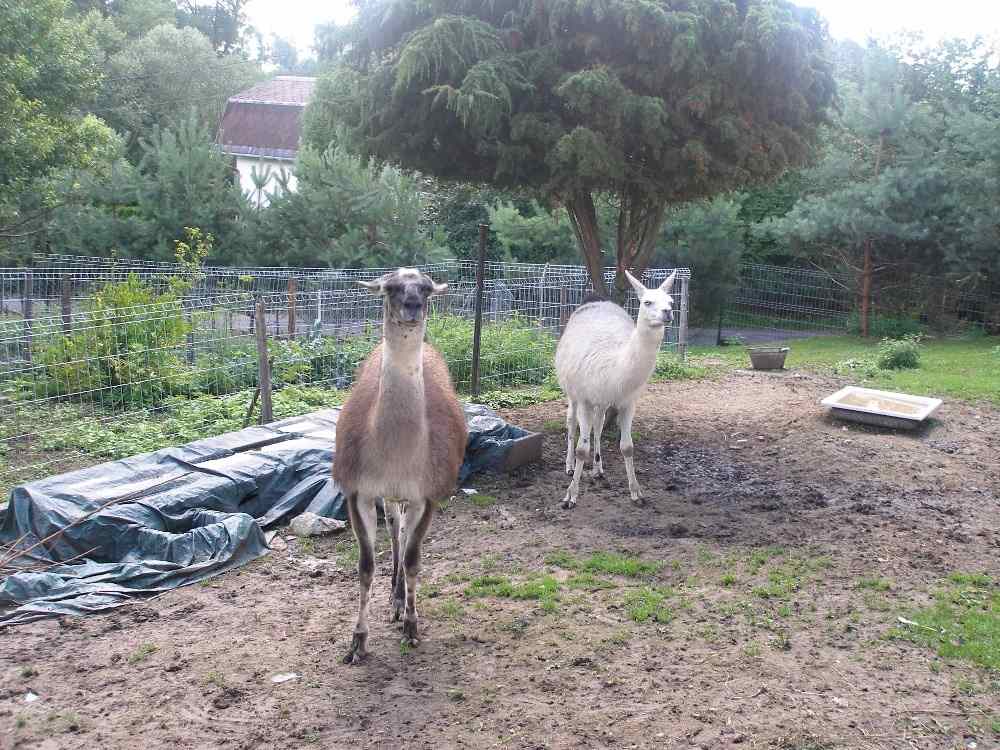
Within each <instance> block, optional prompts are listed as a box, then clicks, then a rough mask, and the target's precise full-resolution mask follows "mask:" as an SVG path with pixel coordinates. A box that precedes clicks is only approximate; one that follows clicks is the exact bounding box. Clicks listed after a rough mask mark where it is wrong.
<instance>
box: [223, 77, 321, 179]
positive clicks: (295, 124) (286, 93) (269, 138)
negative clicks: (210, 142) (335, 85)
mask: <svg viewBox="0 0 1000 750" xmlns="http://www.w3.org/2000/svg"><path fill="white" fill-rule="evenodd" d="M315 84H316V79H315V78H307V77H304V76H277V77H276V78H272V79H271V80H270V81H264V82H263V83H258V84H257V85H256V86H254V87H252V88H250V89H247V90H246V91H243V92H241V93H239V94H236V95H235V96H231V97H229V101H227V102H226V111H225V112H224V113H223V115H222V122H221V123H220V125H219V135H218V138H217V139H216V140H217V141H218V143H219V145H220V146H221V147H222V151H223V153H226V154H233V155H239V156H264V157H269V158H272V159H287V160H291V159H294V158H295V155H296V153H297V152H298V149H299V136H300V135H301V132H302V112H303V111H304V110H305V106H306V104H307V103H308V102H309V98H310V97H311V96H312V91H313V87H314V86H315Z"/></svg>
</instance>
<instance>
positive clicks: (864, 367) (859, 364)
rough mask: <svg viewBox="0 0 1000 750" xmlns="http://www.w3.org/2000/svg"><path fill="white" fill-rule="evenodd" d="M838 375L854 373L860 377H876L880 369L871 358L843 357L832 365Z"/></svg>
mask: <svg viewBox="0 0 1000 750" xmlns="http://www.w3.org/2000/svg"><path fill="white" fill-rule="evenodd" d="M833 371H834V372H835V373H837V374H838V375H856V376H858V377H862V378H875V377H878V376H879V375H880V374H881V373H882V370H881V369H880V368H879V366H878V365H877V364H876V363H875V360H873V359H845V360H841V361H840V362H837V363H836V364H835V365H834V366H833Z"/></svg>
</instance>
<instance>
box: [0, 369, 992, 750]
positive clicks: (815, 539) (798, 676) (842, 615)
mask: <svg viewBox="0 0 1000 750" xmlns="http://www.w3.org/2000/svg"><path fill="white" fill-rule="evenodd" d="M837 385H838V384H837V383H836V382H835V381H833V380H830V379H828V378H821V377H818V376H813V375H804V374H795V373H790V374H784V375H763V374H755V375H751V374H742V373H734V374H731V375H728V376H727V377H725V378H724V379H722V380H717V381H701V382H682V383H661V384H657V385H654V386H652V387H651V388H650V390H649V393H648V394H647V395H646V396H645V397H644V398H643V400H642V402H641V403H640V406H639V412H638V416H637V418H636V423H635V430H636V432H637V433H638V435H637V436H636V463H637V466H638V467H639V472H640V473H639V479H640V482H642V483H643V485H644V490H645V494H646V497H647V499H648V501H649V504H648V505H647V506H645V507H637V506H634V505H633V504H632V503H631V502H630V501H629V500H628V492H627V486H626V483H625V478H624V468H623V465H622V462H621V458H620V455H619V453H618V449H617V437H615V441H614V442H615V444H614V446H613V447H607V442H608V441H609V440H610V435H609V436H608V437H607V438H606V443H605V445H606V447H605V449H604V451H603V452H604V456H605V467H606V470H607V472H608V475H609V479H608V481H596V482H595V481H591V480H590V479H589V478H588V479H587V480H586V481H585V484H584V487H585V490H584V494H583V496H582V497H581V502H580V505H579V507H577V508H576V510H574V511H569V512H567V511H563V510H561V509H559V507H558V504H559V501H560V500H561V499H562V496H563V494H564V491H565V486H566V482H567V480H566V477H565V475H564V474H563V455H564V453H563V451H564V440H565V437H564V433H563V431H562V429H563V428H562V420H563V409H564V404H562V403H560V402H554V403H550V404H545V405H541V406H535V407H531V408H526V409H521V410H516V411H512V412H510V413H508V414H507V415H506V416H508V417H509V418H510V419H511V420H512V421H514V422H515V423H517V424H520V425H523V426H525V427H527V428H529V429H536V430H546V431H547V433H548V437H547V439H546V448H545V456H544V463H543V465H539V466H531V467H528V468H526V469H524V470H522V471H520V472H519V473H518V474H517V475H514V476H502V477H492V476H491V477H477V478H474V479H473V480H470V482H469V485H470V486H472V487H475V488H476V489H477V490H479V492H480V493H483V494H484V495H486V496H488V498H487V499H483V498H479V499H478V504H474V503H473V502H471V501H470V500H469V499H468V498H467V497H465V496H459V497H457V498H456V499H454V500H452V501H450V502H449V503H447V504H446V506H445V508H444V510H443V511H442V512H441V513H440V514H439V515H438V517H437V518H436V520H435V523H434V525H433V527H432V529H431V532H430V537H429V540H428V543H427V544H426V546H425V558H424V560H425V567H424V575H423V578H422V583H423V584H424V588H423V590H422V592H421V595H420V598H419V600H418V606H419V608H420V611H421V616H422V623H421V625H422V628H423V632H422V635H423V637H424V640H423V642H422V643H421V645H420V646H419V648H417V649H415V650H413V651H406V652H403V651H401V648H400V643H399V631H398V628H397V626H396V625H393V624H391V623H390V622H389V621H388V615H389V606H388V577H387V575H388V562H389V561H388V555H387V553H386V552H385V550H386V548H387V546H388V545H387V541H386V539H385V537H384V532H383V530H382V529H381V528H380V549H381V550H382V555H381V556H380V564H379V570H380V573H381V575H380V576H379V577H378V578H377V579H376V583H375V600H374V601H375V603H374V605H373V618H372V619H373V625H372V628H373V630H372V642H371V646H372V648H373V650H374V654H373V656H372V657H371V658H370V659H369V661H368V662H367V663H366V664H364V665H363V666H361V667H355V668H352V667H347V666H343V665H342V664H341V662H340V657H341V656H342V655H343V653H344V652H345V650H346V648H347V645H348V642H349V640H350V632H351V627H352V624H353V619H354V616H355V608H356V595H357V594H356V592H357V588H356V586H357V584H356V575H355V572H354V560H355V554H354V549H353V539H350V538H348V537H344V536H340V537H333V538H325V539H322V540H319V541H317V542H315V543H314V544H311V543H308V542H306V543H302V542H298V541H290V542H288V543H287V547H286V548H285V549H282V550H276V551H274V552H272V553H271V554H270V555H268V556H267V557H265V558H263V559H261V560H259V561H257V562H256V563H254V564H252V565H250V566H248V567H246V568H244V569H242V570H240V571H237V572H234V573H230V574H227V575H224V576H222V577H220V578H217V579H215V580H213V581H211V582H208V584H207V585H199V586H193V587H189V588H186V589H183V590H179V591H176V592H172V593H170V594H167V595H165V596H162V597H160V598H158V599H155V600H152V601H149V602H145V603H141V604H136V605H133V606H128V607H124V608H122V609H120V610H118V611H117V612H115V613H113V614H110V615H106V616H95V617H90V618H83V619H73V620H63V621H61V622H55V621H51V622H43V623H36V624H33V625H29V626H25V627H20V628H16V629H9V630H7V631H4V632H0V639H2V660H0V676H2V685H0V747H3V748H108V749H113V748H161V747H164V748H166V747H169V748H178V749H179V748H216V747H219V748H234V749H235V748H282V749H284V748H309V747H324V748H340V747H344V748H348V747H366V748H368V747H370V748H383V747H384V748H411V747H412V748H452V747H456V748H458V747H467V748H492V747H500V748H606V747H613V748H706V749H708V748H711V749H712V750H715V749H716V748H775V749H779V748H781V749H785V750H820V749H821V748H822V749H825V748H868V749H871V748H921V749H922V748H972V747H977V748H995V747H998V746H1000V736H997V735H996V734H994V733H993V731H992V730H991V728H990V723H991V717H993V718H1000V680H998V678H997V676H996V675H995V674H993V675H990V674H987V673H984V672H983V671H982V670H979V669H977V668H975V667H973V666H972V665H969V664H966V663H963V662H948V661H942V660H940V659H938V658H937V657H936V656H935V654H934V652H933V651H932V650H930V649H928V648H927V647H925V646H921V645H917V644H914V643H910V642H908V641H906V640H899V639H892V638H888V637H886V636H887V634H888V633H889V632H890V631H891V629H892V628H893V626H894V625H895V624H896V623H897V617H899V616H900V615H905V614H906V613H907V612H909V611H911V610H912V609H913V608H914V607H917V606H920V605H922V604H924V603H926V602H927V601H929V598H930V595H931V592H932V591H933V590H934V589H935V587H937V586H938V585H940V583H941V581H942V580H943V579H944V578H945V577H946V576H947V575H948V574H949V573H952V572H954V571H959V570H969V571H985V572H987V573H990V574H991V575H994V576H996V575H997V574H998V573H1000V507H998V497H1000V472H998V469H997V467H998V465H1000V461H998V457H1000V413H998V412H997V411H996V410H995V409H991V408H989V407H977V406H972V405H966V404H961V403H948V404H946V405H945V406H944V407H943V408H942V409H941V411H940V412H939V414H938V416H939V420H938V421H937V422H936V424H935V425H934V426H932V427H931V428H930V429H928V430H925V431H922V432H920V433H918V434H915V435H910V434H903V433H889V432H883V431H877V430H869V429H866V428H862V427H859V426H848V427H846V428H845V427H844V426H843V425H842V424H840V423H837V422H834V421H832V420H831V419H829V418H828V417H826V416H825V415H824V414H823V412H822V410H821V408H820V407H819V406H818V404H817V401H818V399H819V398H821V397H822V396H824V395H827V394H828V393H830V392H832V390H833V389H834V388H835V387H836V386H837ZM490 498H491V499H490ZM595 553H616V554H624V555H627V556H628V557H629V559H634V558H640V559H642V560H645V561H653V562H656V563H659V565H658V566H654V568H655V570H653V572H649V571H648V570H647V572H646V574H645V575H640V576H638V577H630V576H629V575H623V574H620V573H616V572H609V571H603V570H598V571H597V572H595V573H594V574H593V575H592V576H591V579H589V583H588V578H587V577H586V576H584V575H582V574H581V571H579V570H573V568H574V566H576V567H579V564H580V561H581V560H585V559H587V558H588V557H589V556H591V555H593V554H595ZM605 557H607V556H605ZM541 575H548V576H551V580H550V579H543V578H539V576H541ZM483 576H489V578H486V579H483V578H482V577H483ZM526 581H528V582H531V581H534V582H535V583H539V582H545V581H548V583H547V584H544V585H548V586H550V589H549V593H548V594H543V596H542V598H541V599H538V598H530V597H531V590H532V589H531V586H524V585H522V584H524V582H526ZM553 581H554V583H553ZM865 581H880V582H881V583H879V584H878V585H871V586H867V587H866V584H865ZM503 582H507V583H509V584H510V587H508V589H507V593H511V592H513V593H514V594H515V595H517V596H525V597H528V598H523V599H517V598H510V597H505V596H504V595H503V587H502V585H501V586H497V584H502V583H503ZM477 584H478V587H477ZM490 585H494V586H495V587H494V588H493V589H490V590H489V591H487V589H489V586H490ZM540 585H542V584H540ZM544 585H542V588H544ZM552 586H555V588H556V589H557V590H556V591H555V593H552V589H551V587H552ZM483 593H486V594H487V595H477V594H483ZM643 597H645V599H644V598H643ZM637 601H638V602H640V604H641V603H642V602H645V603H646V604H648V605H649V607H647V610H646V611H641V608H640V610H637V609H636V606H637V605H636V602H637ZM637 619H639V620H645V621H641V622H637V621H636V620H637ZM285 673H294V674H295V675H296V677H295V678H293V679H291V680H289V681H286V682H280V683H278V682H275V681H274V680H273V678H274V677H275V676H277V675H281V674H285ZM29 690H30V691H33V692H34V693H36V694H37V695H38V696H39V697H40V699H39V700H37V701H35V702H33V703H30V704H26V703H25V702H24V696H25V695H26V693H27V692H28V691H29Z"/></svg>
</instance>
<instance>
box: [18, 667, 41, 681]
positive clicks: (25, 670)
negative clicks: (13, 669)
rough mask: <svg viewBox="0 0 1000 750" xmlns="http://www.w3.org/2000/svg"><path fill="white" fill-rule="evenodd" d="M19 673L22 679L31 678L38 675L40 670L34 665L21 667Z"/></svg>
mask: <svg viewBox="0 0 1000 750" xmlns="http://www.w3.org/2000/svg"><path fill="white" fill-rule="evenodd" d="M18 674H19V675H20V676H21V679H22V680H30V679H31V678H32V677H35V676H37V675H38V670H37V669H35V668H34V667H21V669H20V670H19V671H18Z"/></svg>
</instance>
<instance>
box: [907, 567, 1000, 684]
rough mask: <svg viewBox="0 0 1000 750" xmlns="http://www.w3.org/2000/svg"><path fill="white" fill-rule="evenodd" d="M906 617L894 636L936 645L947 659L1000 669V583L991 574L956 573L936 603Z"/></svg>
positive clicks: (945, 585)
mask: <svg viewBox="0 0 1000 750" xmlns="http://www.w3.org/2000/svg"><path fill="white" fill-rule="evenodd" d="M903 619H904V620H906V621H907V622H904V623H902V624H900V625H899V626H898V627H897V628H894V629H893V631H892V632H891V633H890V636H891V637H894V638H899V639H903V640H908V641H913V642H914V643H919V644H921V645H924V646H928V647H930V648H933V649H934V650H935V651H936V652H937V653H938V655H939V656H940V657H941V658H943V659H961V660H963V661H969V662H972V663H973V664H976V665H977V666H980V667H983V668H985V669H989V670H1000V586H998V585H997V583H996V581H995V580H993V579H992V578H991V577H990V576H988V575H986V574H981V573H973V574H969V573H956V574H954V575H952V576H951V577H950V578H949V580H948V581H947V582H946V583H945V584H944V585H943V586H942V587H941V588H940V589H939V590H938V591H937V592H936V593H935V595H934V602H933V604H931V605H930V606H929V607H924V608H921V609H918V610H915V611H912V612H909V613H908V614H907V616H906V617H905V618H903Z"/></svg>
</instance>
